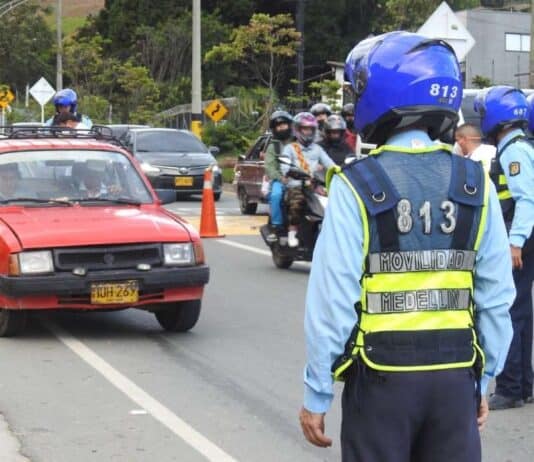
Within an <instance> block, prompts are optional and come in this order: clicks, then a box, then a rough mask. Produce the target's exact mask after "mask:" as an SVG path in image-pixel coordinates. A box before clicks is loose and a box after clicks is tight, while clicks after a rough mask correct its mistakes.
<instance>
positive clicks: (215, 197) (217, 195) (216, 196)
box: [213, 192, 222, 202]
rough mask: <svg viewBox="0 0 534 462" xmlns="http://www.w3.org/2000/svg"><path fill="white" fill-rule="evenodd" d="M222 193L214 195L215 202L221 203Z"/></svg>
mask: <svg viewBox="0 0 534 462" xmlns="http://www.w3.org/2000/svg"><path fill="white" fill-rule="evenodd" d="M221 196H222V192H218V193H213V198H214V199H215V202H219V201H220V200H221Z"/></svg>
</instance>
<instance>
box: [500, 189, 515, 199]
mask: <svg viewBox="0 0 534 462" xmlns="http://www.w3.org/2000/svg"><path fill="white" fill-rule="evenodd" d="M497 196H498V197H499V200H501V201H504V200H506V199H512V193H511V192H510V190H509V189H507V190H505V191H501V192H499V193H497Z"/></svg>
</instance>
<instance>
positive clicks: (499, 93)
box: [473, 85, 529, 138]
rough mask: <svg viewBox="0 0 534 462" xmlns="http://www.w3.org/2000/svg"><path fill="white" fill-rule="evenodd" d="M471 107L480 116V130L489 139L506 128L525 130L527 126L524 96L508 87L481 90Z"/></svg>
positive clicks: (498, 86)
mask: <svg viewBox="0 0 534 462" xmlns="http://www.w3.org/2000/svg"><path fill="white" fill-rule="evenodd" d="M473 107H474V109H475V111H476V112H478V114H479V115H480V128H481V129H482V133H484V135H485V136H487V137H489V138H494V137H495V135H496V134H497V133H498V132H499V131H501V130H502V129H503V128H506V127H520V128H525V127H526V126H527V124H528V113H529V110H528V103H527V98H526V96H525V94H524V93H523V92H522V91H521V90H518V89H517V88H514V87H510V86H508V85H497V86H495V87H490V88H486V89H484V90H482V91H481V92H480V93H479V94H478V95H477V96H476V98H475V101H474V103H473Z"/></svg>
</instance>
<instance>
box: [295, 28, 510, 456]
mask: <svg viewBox="0 0 534 462" xmlns="http://www.w3.org/2000/svg"><path fill="white" fill-rule="evenodd" d="M346 73H347V75H348V76H349V77H350V80H351V83H352V85H353V87H354V90H355V94H356V101H355V103H356V104H355V106H356V107H355V125H356V129H357V131H358V133H360V135H361V136H362V138H363V139H364V140H365V141H366V142H369V143H376V144H377V145H379V146H380V147H379V148H378V149H377V150H376V151H375V152H374V153H373V155H371V156H369V157H368V158H366V159H363V160H361V161H358V162H354V163H352V164H350V165H348V166H346V167H344V168H343V169H342V170H341V169H338V170H337V171H336V172H335V173H336V174H335V175H333V179H332V180H331V183H330V196H329V204H328V208H327V210H326V216H325V221H324V222H323V227H322V231H321V234H320V236H319V239H318V242H317V246H316V249H315V253H314V259H313V263H312V270H311V275H310V281H309V287H308V293H307V299H306V316H305V331H306V345H307V364H306V368H305V373H304V382H305V391H304V406H303V408H302V410H301V413H300V422H301V426H302V430H303V432H304V435H305V436H306V438H307V439H308V440H309V441H310V442H311V443H312V444H314V445H317V446H321V447H327V446H329V445H331V440H330V439H329V438H328V437H326V436H325V433H324V414H325V413H326V412H327V411H328V409H329V407H330V405H331V402H332V398H333V379H341V380H344V381H345V387H344V391H343V401H342V410H343V414H342V419H343V421H342V429H341V449H342V458H343V461H344V462H356V461H357V462H362V461H363V462H428V461H432V462H450V461H452V460H454V461H455V462H463V461H465V462H477V461H478V462H479V461H480V460H481V450H480V437H479V428H480V427H481V426H482V425H483V424H484V422H485V420H486V418H487V412H488V411H487V402H486V400H485V399H484V398H483V396H484V394H485V393H486V389H487V386H488V382H489V380H490V379H491V378H492V377H494V376H495V375H496V374H498V373H499V372H500V371H501V369H502V366H503V363H504V358H505V356H506V353H507V350H508V346H509V344H510V340H511V338H512V326H511V321H510V316H509V312H508V309H509V307H510V305H511V303H512V301H513V298H514V296H515V290H514V286H513V279H512V269H511V258H510V253H509V250H508V244H507V236H506V229H505V226H504V222H503V219H502V215H501V213H500V207H499V203H498V198H497V195H496V192H495V188H494V187H493V185H492V184H491V182H490V181H489V179H487V177H486V176H485V175H484V172H483V169H482V165H481V164H480V163H477V162H473V161H471V160H469V159H465V158H462V157H460V156H453V155H451V151H450V146H447V145H442V144H439V143H436V142H435V140H436V139H439V137H440V136H441V134H442V133H445V132H447V131H448V130H450V128H451V127H452V126H453V125H454V124H455V123H456V121H457V119H458V115H457V111H458V108H459V106H460V102H461V99H462V85H461V74H460V69H459V65H458V61H457V59H456V57H455V55H454V52H453V50H452V49H451V48H450V47H449V45H447V44H446V43H445V42H443V41H440V40H432V39H428V38H425V37H422V36H419V35H416V34H411V33H405V32H392V33H389V34H385V35H382V36H379V37H375V38H371V39H367V40H364V41H363V42H361V43H360V44H358V45H357V46H356V47H355V48H354V50H352V52H351V53H350V54H349V56H348V58H347V64H346ZM484 357H485V361H484ZM477 395H478V396H477ZM480 395H482V397H481V396H480ZM477 424H478V426H477Z"/></svg>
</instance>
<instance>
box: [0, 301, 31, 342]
mask: <svg viewBox="0 0 534 462" xmlns="http://www.w3.org/2000/svg"><path fill="white" fill-rule="evenodd" d="M26 319H27V313H26V311H24V310H4V309H1V308H0V337H13V336H15V335H18V334H20V333H21V332H22V331H23V330H24V328H25V327H26Z"/></svg>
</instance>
